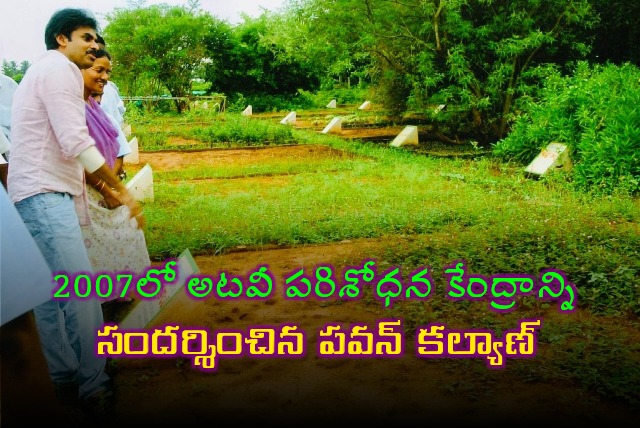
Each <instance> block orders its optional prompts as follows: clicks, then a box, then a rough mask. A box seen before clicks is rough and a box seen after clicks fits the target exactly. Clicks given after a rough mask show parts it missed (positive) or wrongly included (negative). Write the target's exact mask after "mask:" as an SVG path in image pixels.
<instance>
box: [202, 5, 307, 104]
mask: <svg viewBox="0 0 640 428" xmlns="http://www.w3.org/2000/svg"><path fill="white" fill-rule="evenodd" d="M270 24H271V21H270V20H269V17H268V15H263V16H261V17H260V18H257V19H251V18H248V17H245V18H244V21H243V22H242V23H241V24H239V25H237V26H236V27H233V28H230V27H227V28H224V27H220V26H219V27H216V28H213V29H212V30H211V33H210V35H209V36H208V37H207V39H206V43H207V51H208V55H209V57H210V58H209V60H208V61H207V63H206V64H205V65H204V73H205V77H206V79H207V80H208V81H209V82H211V87H212V89H213V90H215V91H217V92H223V93H225V94H227V95H229V96H230V97H233V96H235V95H236V94H242V95H243V96H245V97H256V96H257V95H259V96H270V97H281V98H283V99H287V98H291V97H295V96H296V94H297V91H298V89H307V90H313V89H316V88H317V87H318V85H319V79H318V78H317V75H316V73H315V72H314V70H313V68H312V67H313V66H312V64H311V63H309V62H308V61H298V60H296V59H295V58H293V57H292V56H290V55H287V54H286V53H285V52H284V51H283V50H282V49H281V48H280V47H279V46H277V45H275V44H273V43H271V42H269V40H267V39H265V38H264V36H263V35H264V34H265V33H267V32H268V25H270ZM252 104H255V102H253V101H252Z"/></svg>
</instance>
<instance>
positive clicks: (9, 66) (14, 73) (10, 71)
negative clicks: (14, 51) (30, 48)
mask: <svg viewBox="0 0 640 428" xmlns="http://www.w3.org/2000/svg"><path fill="white" fill-rule="evenodd" d="M30 65H31V64H29V62H28V61H22V62H21V63H20V65H18V64H17V63H16V62H15V61H7V60H6V59H3V60H2V72H3V73H4V75H5V76H8V77H11V78H12V79H13V80H15V82H16V83H20V81H21V80H22V77H23V76H24V73H26V72H27V68H29V66H30Z"/></svg>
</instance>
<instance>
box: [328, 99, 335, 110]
mask: <svg viewBox="0 0 640 428" xmlns="http://www.w3.org/2000/svg"><path fill="white" fill-rule="evenodd" d="M336 106H337V104H336V100H331V101H330V102H329V104H327V108H336Z"/></svg>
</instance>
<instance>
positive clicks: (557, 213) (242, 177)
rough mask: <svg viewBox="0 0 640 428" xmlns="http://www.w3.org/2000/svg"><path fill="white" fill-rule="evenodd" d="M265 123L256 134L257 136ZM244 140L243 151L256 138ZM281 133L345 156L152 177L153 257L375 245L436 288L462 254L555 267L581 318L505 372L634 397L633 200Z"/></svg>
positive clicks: (502, 319) (477, 163)
mask: <svg viewBox="0 0 640 428" xmlns="http://www.w3.org/2000/svg"><path fill="white" fill-rule="evenodd" d="M145 120H147V121H148V122H147V123H146V124H145V125H144V126H147V127H156V128H157V129H166V130H168V131H166V132H168V133H178V132H184V131H179V130H173V128H174V127H175V128H180V127H182V126H183V125H184V122H183V121H182V119H181V118H176V117H172V116H168V117H156V118H153V119H149V118H146V119H145ZM225 120H228V118H227V119H225ZM252 120H261V119H258V118H254V119H252ZM262 120H264V119H262ZM276 120H277V119H276ZM172 122H174V123H172ZM138 126H140V125H139V124H135V126H134V128H138ZM207 126H209V127H215V126H216V124H212V123H209V124H208V125H207ZM221 126H222V125H221ZM269 126H270V125H269ZM269 126H265V127H263V128H261V129H264V130H265V132H267V133H268V132H269V131H268V130H269V129H270V127H269ZM279 126H280V125H279ZM251 132H254V130H252V131H251ZM252 135H253V137H252V138H253V140H252V143H251V145H253V144H255V141H259V139H260V137H259V136H256V134H252ZM291 138H292V140H294V141H295V142H296V143H298V144H308V145H324V146H329V147H331V148H333V149H334V153H340V152H342V153H347V154H348V155H344V156H331V157H327V158H322V157H317V158H304V157H301V158H291V159H277V158H273V160H269V161H265V162H264V163H260V164H248V166H244V167H242V166H223V165H206V164H205V163H201V164H197V165H193V166H190V167H188V168H185V169H183V170H180V171H168V172H155V173H154V174H155V175H154V193H155V200H154V202H152V203H145V214H146V217H147V228H146V230H145V234H146V238H147V243H148V246H149V251H150V254H151V256H152V258H153V259H155V260H162V259H164V258H167V257H175V256H177V255H178V254H179V253H181V252H182V251H183V250H184V249H185V248H189V250H190V251H191V253H192V254H221V253H225V252H227V251H230V250H231V249H233V248H234V247H236V246H239V245H243V246H261V245H287V246H291V245H298V244H311V243H330V242H339V241H342V240H345V239H356V238H383V239H386V240H388V247H387V249H386V251H384V252H382V253H380V254H375V255H372V256H375V257H377V260H378V263H379V266H380V269H382V268H383V267H389V266H392V265H398V266H402V268H403V271H404V272H410V271H411V270H412V269H414V268H417V267H419V266H424V265H429V266H431V267H432V269H433V272H434V274H433V278H434V281H435V283H436V284H435V286H436V287H437V288H438V289H439V290H441V291H442V290H445V287H446V284H445V280H444V278H443V276H442V275H441V273H442V271H441V269H442V268H443V267H444V266H446V265H448V264H450V263H451V262H452V261H453V260H465V261H466V262H467V266H468V271H469V272H470V273H474V274H482V275H492V274H497V273H528V274H533V275H536V274H537V273H538V272H539V271H540V270H542V269H545V268H554V269H556V270H561V271H563V272H564V273H565V274H566V275H567V278H569V280H570V281H571V282H572V283H574V284H575V286H576V288H577V290H578V303H579V307H580V309H581V311H586V312H587V313H588V314H589V315H588V318H587V319H582V318H580V317H581V316H578V315H571V316H568V317H566V318H565V321H564V322H560V321H557V322H550V323H548V324H547V325H546V326H545V328H544V329H542V334H541V337H540V343H541V344H544V345H545V346H548V347H549V351H548V352H550V353H551V355H555V356H552V357H550V358H542V357H541V358H536V364H531V363H530V362H527V361H522V360H518V361H514V362H513V363H509V364H513V365H514V366H515V367H516V368H515V370H516V372H518V373H520V375H521V377H522V378H524V379H529V380H531V381H545V382H551V381H553V380H554V379H566V380H568V381H571V382H576V383H578V384H579V385H581V386H582V387H584V388H585V389H588V390H590V391H595V392H596V393H598V394H601V395H602V396H606V397H609V398H615V399H619V400H623V401H625V402H628V403H635V404H637V403H638V401H639V400H640V363H639V361H640V347H638V345H637V339H638V326H639V323H638V315H640V280H639V277H640V254H639V249H640V228H639V224H640V201H639V200H638V198H632V197H629V196H625V195H618V196H616V195H609V196H597V195H590V194H586V193H581V192H578V191H576V190H574V189H572V188H571V186H568V185H567V178H568V177H566V176H563V175H561V173H558V175H554V176H551V177H549V178H548V179H542V180H539V181H534V180H530V179H527V178H525V177H524V175H523V171H522V166H514V165H512V164H509V163H502V162H500V161H498V160H497V159H494V158H491V157H487V156H477V157H475V158H473V157H472V158H455V157H453V158H443V157H432V156H428V155H425V154H420V153H418V152H417V151H413V150H410V149H408V150H407V149H392V148H390V147H388V146H387V145H379V144H378V145H376V144H367V143H363V142H359V141H355V142H346V141H344V140H342V139H340V138H339V137H336V136H331V135H324V134H319V133H315V132H307V131H300V130H292V131H291ZM265 140H268V139H265ZM335 151H338V152H335ZM196 179H197V180H196ZM194 180H195V181H194ZM350 262H353V263H357V262H360V260H352V261H350ZM440 294H443V293H440ZM372 304H373V305H378V306H379V303H375V302H373V303H372ZM549 310H555V309H554V307H553V306H552V305H551V304H549V303H545V302H540V301H533V302H532V301H530V300H527V299H524V300H523V302H522V308H521V310H518V311H516V312H515V313H512V314H507V315H504V314H500V315H496V314H494V313H490V312H489V311H488V310H487V306H486V303H481V304H476V303H469V302H450V301H447V300H446V299H443V298H439V299H438V298H436V299H434V300H432V301H429V302H428V303H426V304H425V303H424V302H413V301H408V302H401V303H399V304H397V305H395V306H394V308H393V310H392V311H391V312H387V313H385V315H387V316H394V315H395V316H401V317H403V318H404V319H405V324H406V325H407V326H408V327H409V328H410V329H411V328H416V326H419V325H425V324H427V323H429V322H432V321H433V320H440V319H448V320H452V321H454V322H459V323H461V324H462V325H467V326H468V325H474V326H475V327H478V328H480V327H483V326H485V328H488V327H491V328H493V329H498V330H502V329H505V328H513V327H514V326H515V325H516V321H517V320H516V317H520V318H525V317H527V316H536V315H537V316H541V314H548V311H549ZM591 317H606V318H602V319H606V320H609V321H608V322H607V323H606V324H603V323H602V322H599V321H597V320H598V318H591Z"/></svg>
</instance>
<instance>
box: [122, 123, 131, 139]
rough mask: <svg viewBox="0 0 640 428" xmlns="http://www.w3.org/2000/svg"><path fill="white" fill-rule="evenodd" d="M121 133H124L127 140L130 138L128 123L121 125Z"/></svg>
mask: <svg viewBox="0 0 640 428" xmlns="http://www.w3.org/2000/svg"><path fill="white" fill-rule="evenodd" d="M122 132H124V136H125V137H127V138H129V137H131V125H129V124H128V123H123V124H122Z"/></svg>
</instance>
